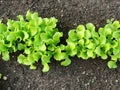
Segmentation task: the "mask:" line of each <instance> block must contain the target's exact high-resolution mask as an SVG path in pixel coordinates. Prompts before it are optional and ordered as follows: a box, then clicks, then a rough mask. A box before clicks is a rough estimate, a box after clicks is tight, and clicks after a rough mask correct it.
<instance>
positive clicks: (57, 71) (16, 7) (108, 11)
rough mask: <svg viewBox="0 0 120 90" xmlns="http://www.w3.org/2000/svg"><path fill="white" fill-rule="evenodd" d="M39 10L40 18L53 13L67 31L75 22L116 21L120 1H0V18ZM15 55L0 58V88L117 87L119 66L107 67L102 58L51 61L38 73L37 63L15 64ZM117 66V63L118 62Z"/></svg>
mask: <svg viewBox="0 0 120 90" xmlns="http://www.w3.org/2000/svg"><path fill="white" fill-rule="evenodd" d="M28 9H30V10H31V11H37V12H39V15H40V16H41V17H51V16H55V17H56V18H58V19H59V23H58V28H59V29H60V31H62V32H64V38H63V40H62V41H63V43H65V39H66V38H67V32H68V31H69V30H70V29H72V28H75V27H76V26H77V25H78V24H85V23H87V22H92V23H94V24H95V25H96V26H97V27H100V26H103V25H104V24H105V22H106V19H110V18H115V19H118V20H120V0H0V18H3V20H4V22H6V20H7V19H8V18H11V19H16V15H18V14H22V15H25V13H26V11H27V10H28ZM17 55H18V54H17V53H14V54H11V60H10V61H8V62H4V61H2V60H1V61H0V72H1V73H3V75H4V76H6V77H7V80H3V79H2V80H0V90H120V67H118V68H117V69H113V70H110V69H108V67H107V65H106V63H107V62H106V61H104V60H101V59H99V58H96V59H94V60H90V59H89V60H87V61H84V60H80V59H77V58H76V57H74V58H72V64H71V65H70V66H68V67H62V66H60V64H59V62H55V61H53V63H51V64H50V66H51V69H50V71H49V72H48V73H42V72H41V69H42V66H41V64H40V63H39V64H38V68H37V70H34V71H32V70H30V69H29V68H28V67H26V66H23V65H19V64H18V63H17V62H16V60H17V58H16V56H17ZM118 64H119V66H120V63H118Z"/></svg>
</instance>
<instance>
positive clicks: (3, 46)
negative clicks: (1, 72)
mask: <svg viewBox="0 0 120 90" xmlns="http://www.w3.org/2000/svg"><path fill="white" fill-rule="evenodd" d="M17 18H18V20H17V21H15V20H10V19H9V20H8V21H7V25H4V24H3V23H2V21H0V53H1V54H2V59H3V60H5V61H7V60H9V59H10V56H9V53H12V52H16V51H18V50H20V51H21V50H22V51H23V54H20V55H19V56H18V63H20V64H23V65H29V66H30V69H36V66H35V63H36V62H38V61H40V60H41V63H42V65H43V70H42V71H43V72H47V71H48V70H49V65H48V63H50V62H51V61H50V59H51V58H52V56H53V55H54V52H57V53H58V54H59V50H58V51H57V49H56V48H57V45H58V43H59V42H60V37H62V36H63V34H62V32H59V31H58V29H57V28H56V23H57V21H58V20H57V19H56V18H54V17H51V18H41V17H39V16H38V13H36V12H35V13H31V12H30V11H28V12H27V14H26V17H23V16H22V15H19V16H17ZM56 56H58V55H56ZM59 57H60V56H59ZM59 57H57V58H58V59H59Z"/></svg>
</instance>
